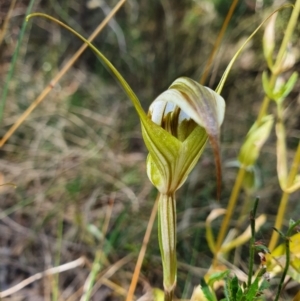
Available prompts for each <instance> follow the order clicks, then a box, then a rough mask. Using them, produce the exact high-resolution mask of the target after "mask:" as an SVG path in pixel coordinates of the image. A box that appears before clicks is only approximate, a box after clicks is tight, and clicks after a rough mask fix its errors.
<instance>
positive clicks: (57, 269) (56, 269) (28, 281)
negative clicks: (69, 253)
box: [0, 257, 85, 298]
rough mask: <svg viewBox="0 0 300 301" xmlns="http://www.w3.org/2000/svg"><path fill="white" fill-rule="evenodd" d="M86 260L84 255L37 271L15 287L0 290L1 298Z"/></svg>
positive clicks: (80, 264)
mask: <svg viewBox="0 0 300 301" xmlns="http://www.w3.org/2000/svg"><path fill="white" fill-rule="evenodd" d="M84 262H85V259H84V257H80V258H78V259H76V260H74V261H71V262H69V263H66V264H63V265H61V266H58V267H54V268H51V269H48V270H46V271H44V272H42V273H37V274H35V275H33V276H31V277H29V278H27V279H25V280H23V281H21V282H20V283H18V284H17V285H15V286H13V287H11V288H9V289H7V290H5V291H3V292H0V298H5V297H7V296H10V295H12V294H14V293H16V292H18V291H19V290H21V289H22V288H24V287H25V286H27V285H29V284H31V283H32V282H34V281H36V280H39V279H41V278H42V277H44V276H49V275H54V274H57V273H62V272H65V271H68V270H71V269H75V268H77V267H79V266H82V265H83V264H84Z"/></svg>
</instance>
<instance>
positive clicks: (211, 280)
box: [208, 270, 230, 287]
mask: <svg viewBox="0 0 300 301" xmlns="http://www.w3.org/2000/svg"><path fill="white" fill-rule="evenodd" d="M229 273H230V270H226V271H222V272H215V273H213V274H211V275H210V276H209V279H208V285H209V286H211V287H212V286H213V285H214V283H215V282H216V281H220V280H223V279H225V278H226V277H227V276H228V274H229Z"/></svg>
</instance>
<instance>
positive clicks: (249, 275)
mask: <svg viewBox="0 0 300 301" xmlns="http://www.w3.org/2000/svg"><path fill="white" fill-rule="evenodd" d="M258 201H259V198H256V199H255V202H254V206H253V209H252V210H251V212H250V224H251V239H250V258H249V273H248V289H249V287H250V286H251V283H252V274H253V264H254V243H255V216H256V211H257V206H258Z"/></svg>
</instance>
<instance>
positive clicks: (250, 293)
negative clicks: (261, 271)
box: [246, 278, 259, 301]
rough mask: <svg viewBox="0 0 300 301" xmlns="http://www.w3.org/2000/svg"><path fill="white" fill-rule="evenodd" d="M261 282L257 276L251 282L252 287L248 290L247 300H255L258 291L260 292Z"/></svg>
mask: <svg viewBox="0 0 300 301" xmlns="http://www.w3.org/2000/svg"><path fill="white" fill-rule="evenodd" d="M258 284H259V278H256V279H255V280H254V282H253V283H251V285H250V287H249V288H248V290H247V295H246V300H247V301H253V300H255V297H256V295H257V293H258V292H259V289H258Z"/></svg>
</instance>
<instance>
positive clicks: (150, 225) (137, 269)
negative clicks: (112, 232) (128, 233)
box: [126, 195, 159, 301]
mask: <svg viewBox="0 0 300 301" xmlns="http://www.w3.org/2000/svg"><path fill="white" fill-rule="evenodd" d="M158 200H159V195H158V196H157V198H156V201H155V203H154V206H153V208H152V212H151V215H150V219H149V222H148V226H147V229H146V233H145V236H144V240H143V245H142V247H141V250H140V253H139V256H138V259H137V262H136V265H135V269H134V273H133V276H132V279H131V283H130V287H129V290H128V294H127V297H126V301H132V300H133V296H134V291H135V288H136V285H137V283H138V279H139V275H140V272H141V268H142V264H143V260H144V257H145V254H146V250H147V246H148V242H149V239H150V235H151V232H152V228H153V224H154V221H155V217H156V214H157V208H158Z"/></svg>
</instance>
